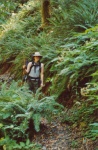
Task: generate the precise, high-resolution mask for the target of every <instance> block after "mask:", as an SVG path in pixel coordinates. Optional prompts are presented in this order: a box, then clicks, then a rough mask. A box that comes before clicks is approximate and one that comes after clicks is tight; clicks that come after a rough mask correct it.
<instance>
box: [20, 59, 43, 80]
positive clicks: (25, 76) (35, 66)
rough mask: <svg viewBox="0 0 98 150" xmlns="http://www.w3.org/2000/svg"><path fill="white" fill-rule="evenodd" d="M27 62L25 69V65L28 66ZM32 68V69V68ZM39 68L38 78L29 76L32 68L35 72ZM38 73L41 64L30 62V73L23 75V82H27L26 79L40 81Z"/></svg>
mask: <svg viewBox="0 0 98 150" xmlns="http://www.w3.org/2000/svg"><path fill="white" fill-rule="evenodd" d="M28 63H29V62H28V61H27V62H26V67H27V65H28ZM33 67H34V68H33ZM38 67H39V76H37V77H36V76H35V77H33V76H31V74H30V73H31V71H32V68H33V71H36V68H38ZM40 72H41V62H40V61H39V62H38V63H37V64H36V63H35V62H34V61H32V66H31V68H30V71H29V73H27V74H25V75H24V76H23V82H27V79H31V80H33V79H39V80H40Z"/></svg>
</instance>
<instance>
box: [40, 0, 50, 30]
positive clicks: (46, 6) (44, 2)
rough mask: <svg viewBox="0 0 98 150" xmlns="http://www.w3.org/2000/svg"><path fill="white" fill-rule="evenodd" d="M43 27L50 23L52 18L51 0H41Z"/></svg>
mask: <svg viewBox="0 0 98 150" xmlns="http://www.w3.org/2000/svg"><path fill="white" fill-rule="evenodd" d="M41 14H42V27H43V28H44V27H45V26H47V25H48V24H49V20H48V19H49V18H50V0H41Z"/></svg>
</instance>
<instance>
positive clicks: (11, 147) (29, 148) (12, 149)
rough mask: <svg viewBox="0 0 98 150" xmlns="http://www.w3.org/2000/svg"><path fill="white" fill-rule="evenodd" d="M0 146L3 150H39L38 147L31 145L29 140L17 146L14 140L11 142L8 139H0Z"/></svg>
mask: <svg viewBox="0 0 98 150" xmlns="http://www.w3.org/2000/svg"><path fill="white" fill-rule="evenodd" d="M0 145H3V149H6V148H7V149H8V150H19V149H20V150H23V149H24V150H40V148H41V146H40V145H38V144H34V143H31V142H30V140H29V139H28V140H27V141H26V142H25V143H24V142H19V143H18V144H17V143H16V141H15V140H11V139H9V137H6V139H1V140H0Z"/></svg>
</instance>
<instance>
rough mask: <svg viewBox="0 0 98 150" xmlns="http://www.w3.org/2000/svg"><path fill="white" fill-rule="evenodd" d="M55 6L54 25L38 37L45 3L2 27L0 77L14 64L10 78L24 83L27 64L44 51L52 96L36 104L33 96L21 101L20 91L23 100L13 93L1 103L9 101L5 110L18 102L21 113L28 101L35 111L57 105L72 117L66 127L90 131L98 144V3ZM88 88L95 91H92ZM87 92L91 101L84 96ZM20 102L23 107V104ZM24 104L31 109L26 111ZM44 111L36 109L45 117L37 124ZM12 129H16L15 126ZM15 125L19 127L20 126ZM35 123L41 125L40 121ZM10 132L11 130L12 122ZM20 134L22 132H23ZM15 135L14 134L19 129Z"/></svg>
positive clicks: (31, 5) (93, 0)
mask: <svg viewBox="0 0 98 150" xmlns="http://www.w3.org/2000/svg"><path fill="white" fill-rule="evenodd" d="M51 6H52V7H51V17H50V19H49V21H50V25H49V26H47V27H45V28H44V30H43V31H40V32H38V28H39V27H40V25H41V14H40V3H39V2H38V1H36V2H35V1H28V3H26V4H24V5H23V6H22V7H21V8H20V9H19V11H18V12H17V13H15V14H14V16H13V15H12V16H11V17H10V18H9V19H8V20H7V21H6V23H5V24H3V25H1V28H0V66H1V70H0V72H1V73H2V71H3V68H4V67H5V64H6V65H7V64H10V71H11V74H14V77H15V80H19V79H21V78H22V65H23V64H24V63H25V61H26V60H28V61H30V60H31V59H32V58H31V54H32V53H34V52H35V51H39V52H40V53H41V54H42V55H43V58H42V60H41V61H42V62H43V63H44V64H45V86H46V89H47V86H48V89H47V91H45V93H48V94H46V95H44V96H43V98H42V97H41V98H42V99H43V100H40V101H39V100H38V101H35V97H34V100H33V99H32V98H31V94H30V93H29V92H27V95H26V96H25V97H23V96H24V95H21V92H23V91H21V90H20V91H19V93H20V94H19V95H18V93H17V94H16V93H15V94H14V96H13V92H10V89H9V91H7V94H3V95H0V97H1V98H0V99H3V101H4V103H2V105H3V104H6V105H5V106H7V100H8V102H9V100H11V101H13V99H14V100H15V102H14V103H15V105H14V103H13V105H12V103H11V102H9V104H10V106H9V107H10V108H11V110H13V109H14V108H15V107H16V104H17V109H20V107H22V109H24V110H25V111H27V112H28V111H29V108H27V107H29V104H28V103H27V102H29V101H30V103H33V102H35V103H34V106H35V104H36V107H37V105H38V106H39V105H40V107H41V106H43V105H42V104H40V103H41V102H42V101H44V102H45V103H44V102H43V104H45V105H46V104H47V105H46V107H47V108H48V107H49V106H48V102H50V101H51V102H53V103H55V102H54V101H52V100H53V99H55V100H56V101H58V102H59V103H60V104H63V105H64V106H65V107H67V109H68V112H70V114H71V115H70V114H69V113H68V114H65V116H63V117H64V118H63V120H64V121H68V122H70V123H71V124H73V126H78V127H80V128H81V130H82V129H83V130H87V132H86V136H88V137H92V138H94V137H95V138H97V133H98V129H97V128H98V124H97V122H98V120H97V117H96V116H97V111H98V103H97V84H96V83H97V82H98V71H97V70H98V52H97V51H98V19H97V18H98V13H97V10H98V9H97V8H98V3H97V0H90V2H89V0H87V1H85V0H82V1H81V2H80V1H78V0H77V1H76V2H74V3H73V1H72V0H70V1H67V0H66V1H65V0H63V1H62V2H61V1H60V0H57V1H54V0H52V1H51ZM82 12H83V13H82ZM14 84H16V83H13V85H14ZM88 84H89V85H90V87H89V88H88ZM94 85H96V86H94ZM23 89H24V88H23ZM88 89H89V95H88V94H87V95H85V92H86V93H87V90H88ZM82 90H84V93H81V91H82ZM15 91H16V90H15ZM17 92H18V91H17ZM82 92H83V91H82ZM25 94H26V92H25ZM38 95H39V94H38ZM47 95H48V96H47ZM54 95H55V96H54ZM21 96H22V98H23V99H24V103H22V101H21V100H20V99H21ZM54 97H55V98H54ZM18 99H19V100H18ZM25 102H26V104H27V106H25ZM46 102H47V103H46ZM50 104H51V103H50ZM50 104H49V105H50ZM18 106H20V107H18ZM50 106H52V104H51V105H50ZM3 107H4V106H3ZM40 107H39V108H40ZM32 109H34V108H32ZM43 109H44V108H43ZM43 109H42V110H38V107H37V111H39V112H40V113H39V114H37V115H35V118H37V119H38V118H40V115H42V116H43V113H42V112H43V111H44V110H43ZM46 110H47V109H46V108H45V112H46ZM21 111H22V110H21ZM10 113H12V112H8V114H7V115H8V116H7V117H10ZM15 113H16V114H15V115H16V116H17V115H18V116H17V118H19V120H21V118H20V116H19V114H17V112H15ZM49 113H50V112H49ZM49 113H48V114H49ZM34 114H36V111H34ZM50 114H51V113H50ZM46 115H47V113H46ZM22 117H24V118H25V119H26V120H27V122H28V118H27V116H25V113H22ZM28 117H29V116H28ZM12 118H13V117H12ZM35 118H34V119H35ZM10 119H11V118H10ZM13 119H16V118H13ZM29 119H30V118H29ZM4 120H6V118H5V119H4ZM2 121H3V120H2ZM15 121H16V120H15ZM22 121H23V120H22ZM24 121H25V120H24ZM11 123H12V124H13V126H14V123H13V122H11ZM15 123H16V124H17V121H16V122H15ZM34 123H35V124H36V119H35V122H34ZM37 123H38V124H37V126H36V129H37V130H39V124H40V122H37ZM8 126H9V128H10V121H9V124H8ZM19 126H20V124H19ZM16 129H17V130H18V128H16ZM9 131H10V130H9ZM13 132H15V131H14V129H13ZM13 132H12V133H13ZM24 132H25V131H23V133H24ZM23 133H22V132H19V134H20V136H23V135H24V134H23ZM10 134H11V133H10V132H9V135H10ZM15 134H16V133H15ZM16 136H17V135H16ZM24 138H25V137H24Z"/></svg>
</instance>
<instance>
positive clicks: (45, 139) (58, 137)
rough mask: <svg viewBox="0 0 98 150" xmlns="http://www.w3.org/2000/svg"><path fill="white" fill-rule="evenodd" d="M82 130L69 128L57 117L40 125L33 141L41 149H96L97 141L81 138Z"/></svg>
mask: <svg viewBox="0 0 98 150" xmlns="http://www.w3.org/2000/svg"><path fill="white" fill-rule="evenodd" d="M81 133H82V132H81V131H79V129H77V128H75V129H74V130H73V129H71V128H70V126H68V125H67V124H66V123H61V122H60V121H59V120H58V119H56V120H54V121H53V122H52V123H50V124H47V123H46V124H45V125H43V126H42V127H41V131H40V132H38V133H36V134H35V135H34V139H33V142H36V143H38V144H41V145H42V150H98V143H97V141H96V142H93V141H92V140H90V139H85V138H83V135H82V134H81Z"/></svg>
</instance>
